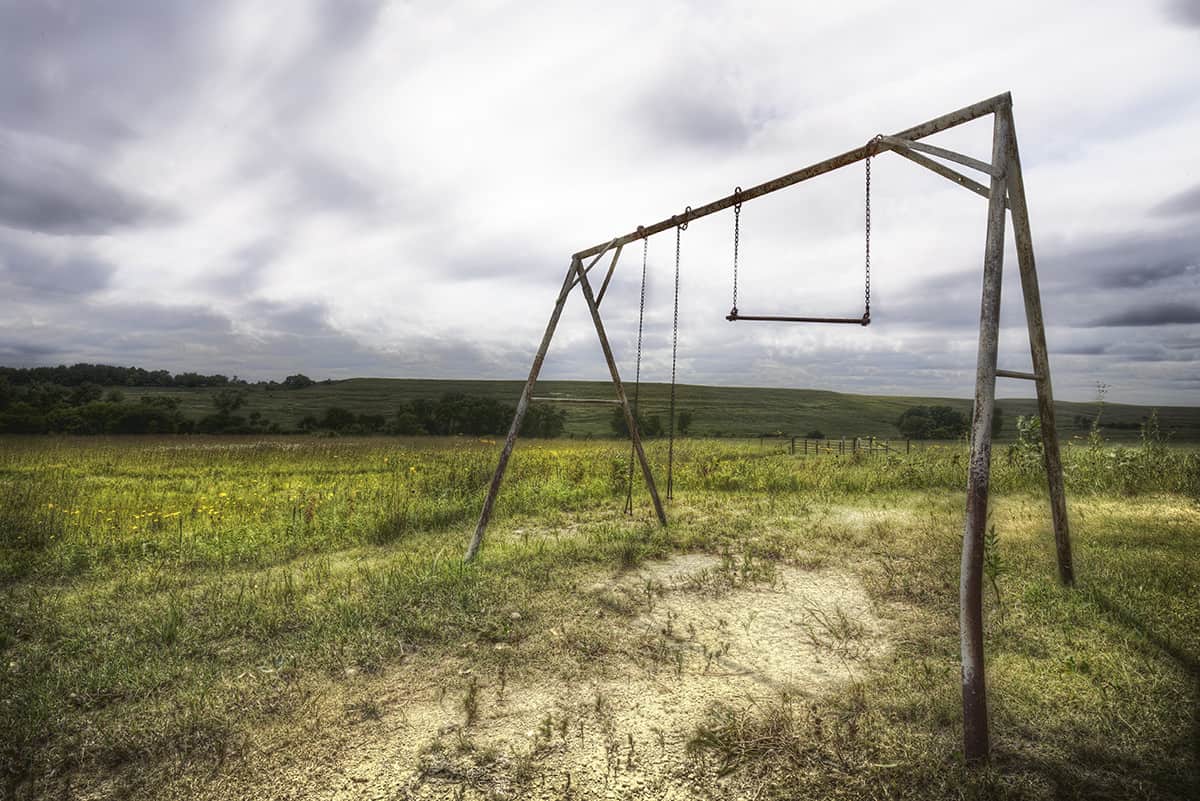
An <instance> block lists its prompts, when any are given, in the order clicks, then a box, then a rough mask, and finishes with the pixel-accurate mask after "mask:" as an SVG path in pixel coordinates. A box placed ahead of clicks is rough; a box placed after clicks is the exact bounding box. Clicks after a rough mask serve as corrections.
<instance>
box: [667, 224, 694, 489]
mask: <svg viewBox="0 0 1200 801" xmlns="http://www.w3.org/2000/svg"><path fill="white" fill-rule="evenodd" d="M691 216H692V207H691V206H688V207H687V210H686V211H684V212H683V222H681V223H679V224H678V225H676V226H675V309H674V319H673V320H672V322H671V409H670V412H669V415H668V416H669V418H670V428H669V430H668V435H667V499H668V500H670V499H672V498H674V497H675V368H676V365H677V363H678V354H679V242H680V238H681V237H680V235H681V234H682V233H683V232H684V231H686V230H687V227H688V218H689V217H691Z"/></svg>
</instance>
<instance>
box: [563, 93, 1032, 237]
mask: <svg viewBox="0 0 1200 801" xmlns="http://www.w3.org/2000/svg"><path fill="white" fill-rule="evenodd" d="M1011 102H1012V97H1011V96H1010V95H1009V93H1008V92H1005V93H1004V94H1002V95H996V96H995V97H989V98H988V99H987V100H982V101H980V102H978V103H974V104H972V105H970V106H964V107H963V108H960V109H959V110H958V111H952V112H950V113H949V114H943V115H942V116H940V117H935V118H934V119H932V120H929V121H927V122H923V123H921V124H920V125H914V126H913V127H911V128H906V129H905V130H903V131H899V132H897V133H896V134H895V135H894V136H895V137H896V138H897V139H907V140H909V141H912V140H916V139H922V138H924V137H926V136H931V135H933V134H935V133H939V132H940V131H945V130H947V129H949V128H953V127H955V126H956V125H962V124H963V123H966V122H970V121H971V120H976V119H979V118H980V117H983V116H986V115H988V114H991V113H993V112H995V111H996V110H997V109H998V108H1001V107H1004V106H1007V105H1009V104H1010V103H1011ZM879 151H880V146H879V143H877V142H875V141H874V140H871V141H870V142H868V143H867V144H865V145H863V146H861V147H856V148H854V149H853V150H847V151H846V152H845V153H842V154H840V155H837V156H834V157H833V158H830V159H826V160H825V161H820V162H817V163H816V164H812V165H809V166H808V167H804V168H803V169H800V170H796V171H795V172H790V173H788V174H787V175H783V176H780V177H779V178H775V179H774V180H771V181H767V182H766V183H761V184H759V185H758V186H752V187H750V188H749V189H743V190H742V191H741V192H739V193H737V195H736V196H735V195H726V196H725V197H723V198H721V199H720V200H714V201H713V202H711V203H706V204H704V205H702V206H697V207H696V208H694V209H692V210H691V211H689V212H685V213H684V214H674V215H671V216H670V217H668V218H667V219H665V220H659V221H658V222H656V223H654V224H653V225H647V226H640V227H639V228H638V229H637V230H636V231H632V232H631V233H628V234H625V235H624V236H619V237H617V238H616V239H615V240H613V241H612V242H606V243H604V244H602V245H593V246H592V247H590V248H587V249H586V250H581V251H579V252H578V253H576V254H575V258H577V259H586V258H588V257H589V256H595V255H596V254H597V253H603V252H604V251H605V250H607V249H608V248H610V247H613V246H614V245H628V244H629V243H630V242H636V241H637V240H639V239H641V238H642V237H644V236H653V235H654V234H658V233H662V232H663V231H666V230H669V229H671V228H674V227H675V226H677V225H679V224H680V223H683V222H691V221H692V220H698V219H700V218H701V217H707V216H708V215H710V214H716V213H717V212H719V211H724V210H725V209H729V208H733V205H734V204H735V203H738V202H745V201H747V200H754V199H755V198H758V197H762V196H763V195H768V194H770V193H772V192H778V191H779V190H780V189H785V188H787V187H789V186H793V185H795V184H798V183H800V182H801V181H807V180H808V179H810V178H816V177H817V176H818V175H824V174H825V173H827V172H832V171H833V170H836V169H839V168H841V167H846V166H849V165H851V164H854V163H855V162H858V161H862V160H863V159H865V158H867V156H873V155H875V154H876V153H878V152H879ZM685 215H686V217H685Z"/></svg>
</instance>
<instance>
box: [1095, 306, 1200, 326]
mask: <svg viewBox="0 0 1200 801" xmlns="http://www.w3.org/2000/svg"><path fill="white" fill-rule="evenodd" d="M1179 323H1200V306H1197V305H1196V304H1194V303H1179V302H1164V303H1155V304H1151V305H1144V306H1138V307H1136V308H1132V309H1128V310H1125V311H1119V312H1115V313H1113V314H1108V315H1105V316H1103V317H1099V318H1097V319H1096V320H1094V321H1093V322H1092V323H1090V325H1093V326H1122V327H1123V326H1158V325H1176V324H1179Z"/></svg>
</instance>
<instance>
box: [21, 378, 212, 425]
mask: <svg viewBox="0 0 1200 801" xmlns="http://www.w3.org/2000/svg"><path fill="white" fill-rule="evenodd" d="M191 425H192V424H191V421H189V420H186V419H185V418H184V417H183V415H182V414H180V412H179V402H178V401H177V400H175V399H174V398H161V397H159V398H143V399H142V400H140V401H138V402H136V403H126V402H125V398H124V396H123V395H122V394H121V393H120V392H109V393H108V394H107V395H106V394H105V393H104V390H103V389H101V388H100V386H98V385H96V384H92V383H82V384H78V385H75V386H60V385H58V384H49V383H45V382H40V381H39V382H32V383H28V384H17V385H13V384H10V383H9V382H8V381H7V380H5V379H4V378H0V432H3V433H8V434H51V433H61V434H141V433H155V434H170V433H177V432H180V431H186V430H190V427H191Z"/></svg>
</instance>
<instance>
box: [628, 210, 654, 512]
mask: <svg viewBox="0 0 1200 801" xmlns="http://www.w3.org/2000/svg"><path fill="white" fill-rule="evenodd" d="M638 233H639V234H641V235H642V295H641V300H640V301H639V303H638V334H637V367H636V369H635V372H634V378H633V409H632V410H631V411H632V412H633V424H634V425H635V426H636V425H637V424H638V396H639V395H641V390H642V324H643V322H644V321H645V319H646V257H647V254H648V252H649V250H650V239H649V238H648V237H647V236H646V230H645V229H644V228H642V226H640V225H639V226H638ZM636 456H637V453H636V451H635V449H634V444H633V437H632V436H631V437H630V438H629V482H628V484H627V485H626V487H627V490H626V494H625V513H626V514H633V461H634V459H635V458H636Z"/></svg>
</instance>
